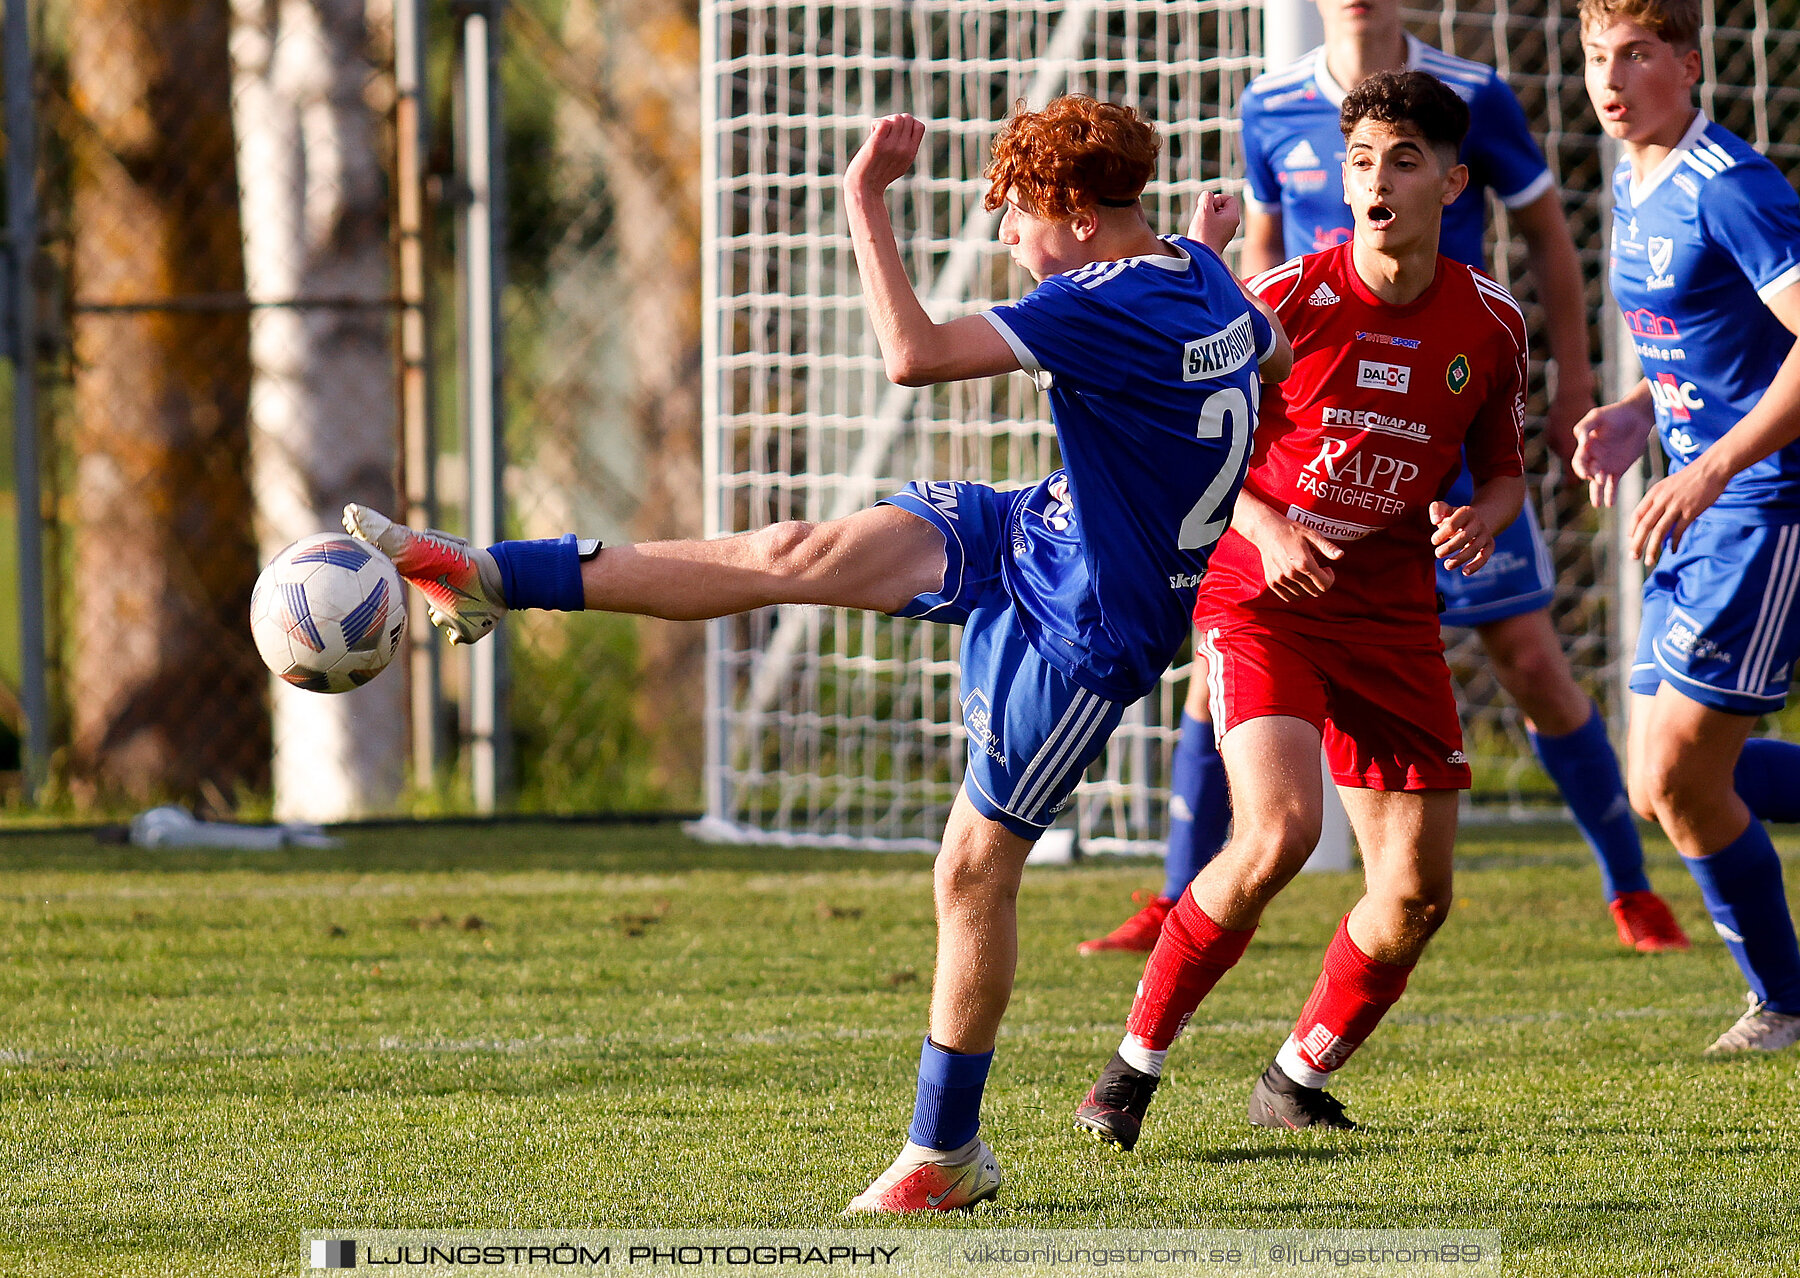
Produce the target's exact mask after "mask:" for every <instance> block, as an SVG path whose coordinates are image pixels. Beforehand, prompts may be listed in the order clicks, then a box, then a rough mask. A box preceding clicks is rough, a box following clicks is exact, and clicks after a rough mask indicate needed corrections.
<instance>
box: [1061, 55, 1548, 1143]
mask: <svg viewBox="0 0 1800 1278" xmlns="http://www.w3.org/2000/svg"><path fill="white" fill-rule="evenodd" d="M1468 119H1469V116H1468V109H1467V108H1466V107H1465V106H1464V105H1463V102H1462V100H1461V99H1460V98H1458V97H1457V96H1456V94H1455V93H1453V92H1452V91H1451V90H1450V89H1449V88H1447V87H1446V86H1445V85H1444V84H1443V83H1442V82H1440V81H1438V80H1437V79H1435V78H1434V77H1432V76H1430V75H1426V74H1424V73H1421V72H1416V71H1403V72H1383V73H1380V74H1377V75H1374V76H1371V77H1370V78H1368V79H1367V80H1365V81H1363V83H1362V84H1360V85H1359V86H1358V87H1357V88H1356V89H1355V90H1354V91H1353V92H1352V93H1351V94H1350V95H1349V96H1348V97H1347V98H1346V99H1345V101H1344V105H1343V109H1342V115H1341V124H1342V127H1343V130H1344V136H1345V151H1346V155H1345V161H1344V169H1345V173H1344V178H1345V188H1346V191H1347V193H1348V199H1349V203H1350V205H1351V209H1352V212H1353V213H1354V215H1355V219H1356V229H1355V232H1354V237H1353V239H1352V240H1351V242H1350V243H1349V244H1345V245H1341V246H1339V247H1337V248H1334V249H1329V250H1327V251H1325V252H1323V253H1317V254H1313V255H1311V256H1309V257H1303V258H1299V259H1296V260H1294V261H1292V262H1288V263H1286V264H1285V265H1283V266H1279V267H1276V268H1275V269H1274V270H1271V271H1268V272H1266V273H1264V274H1263V275H1261V276H1258V277H1257V278H1256V279H1254V280H1252V281H1251V284H1250V288H1251V290H1252V291H1253V292H1254V293H1256V294H1258V295H1259V296H1260V297H1261V298H1262V299H1263V300H1264V301H1265V302H1267V303H1269V304H1270V305H1271V306H1272V307H1273V308H1274V309H1275V311H1276V313H1277V315H1278V316H1279V317H1280V319H1281V322H1282V324H1283V326H1284V327H1285V329H1286V331H1287V332H1288V333H1289V335H1290V340H1291V341H1292V343H1293V347H1294V355H1295V363H1294V371H1293V372H1292V373H1291V374H1290V375H1289V377H1288V378H1287V380H1286V381H1285V382H1283V383H1282V385H1281V386H1280V387H1271V388H1268V389H1267V390H1265V392H1264V394H1263V397H1262V415H1261V422H1260V424H1259V426H1258V428H1257V432H1256V444H1255V450H1254V452H1253V454H1252V458H1251V463H1250V470H1249V475H1248V477H1247V478H1246V480H1245V483H1244V489H1243V493H1242V495H1241V496H1240V497H1239V498H1238V502H1237V506H1236V508H1235V511H1234V514H1233V518H1232V526H1231V531H1230V532H1228V533H1227V534H1226V535H1225V537H1224V538H1223V539H1222V540H1221V541H1220V543H1219V546H1218V549H1217V550H1216V551H1215V552H1214V555H1213V559H1212V563H1211V564H1210V565H1209V567H1208V571H1207V575H1206V579H1205V580H1204V582H1202V584H1201V587H1200V594H1199V598H1198V601H1197V604H1196V607H1195V613H1194V616H1195V622H1196V628H1197V631H1198V633H1199V636H1200V638H1199V644H1200V647H1201V650H1202V651H1203V652H1204V653H1205V655H1206V658H1207V662H1208V666H1209V681H1210V685H1211V687H1210V691H1211V699H1212V703H1213V717H1214V721H1215V722H1216V723H1217V724H1218V725H1219V727H1220V728H1221V729H1222V730H1223V733H1224V736H1223V738H1222V741H1221V744H1220V751H1221V754H1222V756H1223V758H1224V761H1225V767H1226V771H1227V774H1228V776H1229V779H1230V786H1231V800H1232V812H1233V816H1234V819H1235V823H1236V825H1235V829H1234V831H1233V834H1232V838H1231V841H1230V843H1228V844H1227V845H1226V847H1225V849H1224V850H1223V851H1222V852H1221V853H1220V854H1219V855H1218V856H1217V857H1216V858H1214V859H1213V861H1212V862H1211V863H1210V864H1208V865H1207V866H1206V867H1205V868H1204V869H1202V870H1201V872H1200V874H1199V875H1198V876H1197V877H1196V878H1195V879H1194V881H1193V882H1192V883H1191V884H1190V885H1189V886H1188V889H1187V891H1186V892H1184V893H1182V895H1181V896H1180V898H1179V899H1178V900H1177V902H1176V904H1175V906H1174V908H1173V909H1171V911H1170V912H1169V917H1168V920H1167V922H1166V923H1165V924H1164V927H1163V931H1162V935H1161V938H1160V939H1159V940H1158V942H1157V945H1156V948H1155V950H1154V951H1152V953H1151V955H1150V960H1149V963H1148V964H1147V966H1146V967H1145V970H1144V978H1143V981H1142V982H1141V983H1140V985H1139V987H1138V993H1137V998H1136V1000H1135V1001H1134V1002H1133V1004H1132V1008H1131V1015H1130V1018H1129V1020H1128V1021H1127V1025H1126V1030H1127V1032H1126V1034H1125V1039H1124V1041H1123V1043H1121V1044H1120V1047H1119V1050H1118V1052H1116V1053H1115V1054H1114V1055H1113V1058H1112V1059H1111V1060H1110V1061H1109V1062H1108V1063H1107V1065H1106V1067H1105V1069H1104V1070H1103V1071H1102V1072H1101V1074H1100V1078H1099V1081H1098V1082H1096V1083H1095V1084H1094V1087H1093V1089H1092V1090H1091V1091H1090V1092H1089V1093H1088V1096H1087V1099H1086V1101H1084V1102H1083V1104H1082V1105H1081V1107H1080V1108H1079V1109H1078V1110H1077V1111H1076V1119H1075V1121H1076V1125H1077V1126H1078V1127H1081V1128H1083V1129H1085V1130H1087V1131H1089V1132H1092V1133H1093V1134H1095V1135H1096V1136H1098V1137H1100V1138H1101V1139H1103V1140H1106V1141H1110V1142H1112V1143H1114V1144H1117V1145H1119V1146H1121V1147H1123V1148H1125V1149H1130V1148H1131V1147H1132V1146H1133V1145H1134V1144H1135V1143H1136V1141H1137V1138H1138V1132H1139V1129H1140V1127H1141V1125H1142V1122H1143V1117H1144V1113H1145V1110H1146V1108H1147V1107H1148V1105H1149V1102H1150V1097H1151V1095H1152V1093H1153V1092H1154V1091H1155V1089H1156V1085H1157V1081H1158V1079H1159V1078H1160V1076H1161V1074H1162V1066H1163V1061H1164V1058H1165V1057H1166V1056H1167V1054H1168V1051H1169V1046H1170V1044H1171V1043H1172V1042H1173V1041H1174V1040H1175V1037H1176V1036H1177V1035H1178V1034H1179V1033H1180V1032H1181V1029H1182V1027H1183V1026H1185V1025H1186V1024H1187V1020H1188V1018H1189V1016H1191V1015H1192V1014H1193V1012H1194V1009H1195V1008H1196V1007H1197V1006H1198V1005H1199V1003H1200V1000H1201V999H1202V998H1204V997H1205V995H1206V993H1207V992H1208V991H1209V990H1210V989H1211V988H1212V986H1213V985H1214V984H1215V983H1216V982H1217V981H1218V980H1219V978H1220V977H1221V976H1223V975H1224V974H1225V972H1226V971H1227V970H1229V969H1230V968H1231V966H1232V965H1233V964H1235V963H1236V962H1237V961H1238V959H1239V958H1240V957H1241V956H1242V955H1243V953H1244V950H1245V947H1246V946H1247V945H1248V944H1249V942H1250V938H1251V935H1252V934H1253V933H1254V932H1255V929H1256V925H1257V922H1258V920H1259V919H1260V918H1261V915H1262V911H1263V909H1264V907H1265V906H1266V905H1267V904H1268V903H1269V901H1270V900H1271V899H1272V898H1273V897H1274V896H1275V894H1276V893H1277V892H1279V891H1280V890H1281V889H1282V887H1284V886H1285V885H1286V884H1287V882H1288V880H1289V879H1291V878H1292V877H1293V876H1294V875H1295V874H1296V873H1297V872H1298V871H1299V869H1300V867H1301V866H1302V865H1303V864H1304V863H1305V861H1306V858H1307V856H1308V855H1309V854H1310V853H1311V852H1312V849H1313V846H1314V844H1315V843H1316V842H1317V841H1318V837H1319V827H1320V821H1321V817H1322V810H1323V798H1324V796H1323V786H1322V783H1321V780H1320V777H1319V766H1318V758H1319V750H1320V747H1321V744H1322V745H1323V747H1324V750H1325V753H1326V758H1327V760H1328V762H1329V765H1330V768H1331V773H1332V778H1333V780H1334V781H1336V783H1337V785H1338V789H1339V792H1340V793H1341V794H1342V796H1343V799H1344V806H1345V808H1346V809H1347V810H1348V812H1349V815H1350V821H1351V825H1352V826H1353V827H1354V829H1355V831H1356V836H1357V840H1358V842H1359V844H1360V845H1361V847H1362V852H1363V860H1364V875H1365V884H1366V890H1365V893H1364V895H1363V897H1362V899H1361V900H1360V901H1358V902H1357V903H1356V905H1355V907H1354V908H1353V909H1352V910H1351V911H1350V913H1349V914H1348V915H1346V916H1345V918H1344V920H1343V922H1342V923H1341V924H1340V925H1339V927H1338V930H1337V935H1336V936H1335V937H1334V938H1333V939H1332V941H1331V944H1330V945H1329V947H1328V948H1327V949H1326V952H1325V960H1324V970H1323V972H1322V973H1321V975H1320V977H1319V980H1318V983H1317V984H1316V985H1315V986H1314V988H1313V992H1312V995H1311V997H1310V998H1309V999H1307V1001H1306V1005H1305V1007H1304V1009H1303V1010H1302V1011H1301V1013H1300V1019H1299V1021H1298V1022H1297V1023H1296V1025H1295V1026H1294V1031H1293V1033H1292V1034H1291V1035H1290V1036H1289V1037H1288V1039H1287V1042H1286V1043H1284V1044H1283V1045H1282V1046H1281V1048H1280V1050H1279V1052H1278V1053H1277V1054H1276V1057H1275V1061H1274V1063H1273V1064H1271V1065H1270V1066H1269V1068H1268V1069H1267V1070H1266V1071H1265V1072H1264V1074H1263V1076H1262V1077H1261V1078H1260V1079H1259V1080H1258V1081H1257V1084H1256V1087H1255V1090H1254V1091H1253V1093H1252V1095H1251V1099H1250V1120H1251V1121H1252V1122H1253V1123H1257V1124H1259V1125H1261V1126H1265V1127H1290V1128H1292V1127H1310V1126H1326V1127H1343V1128H1347V1127H1352V1126H1354V1124H1353V1123H1351V1122H1350V1120H1349V1119H1348V1118H1347V1117H1346V1116H1345V1114H1344V1108H1343V1106H1342V1105H1341V1104H1339V1103H1338V1102H1337V1100H1336V1099H1334V1098H1333V1097H1332V1096H1331V1095H1330V1094H1329V1093H1328V1092H1326V1091H1325V1090H1324V1086H1325V1083H1326V1081H1327V1079H1328V1078H1329V1077H1330V1075H1331V1074H1332V1073H1333V1071H1335V1070H1337V1069H1338V1068H1339V1067H1341V1066H1342V1065H1343V1064H1344V1062H1345V1061H1346V1060H1347V1059H1348V1058H1349V1056H1350V1054H1351V1053H1352V1052H1354V1051H1355V1050H1356V1048H1357V1047H1358V1046H1359V1045H1360V1044H1361V1043H1362V1042H1363V1040H1364V1039H1366V1038H1367V1037H1368V1035H1369V1034H1370V1033H1371V1032H1372V1031H1373V1030H1374V1028H1375V1026H1376V1025H1377V1023H1379V1021H1380V1020H1381V1017H1382V1016H1383V1014H1384V1013H1385V1012H1386V1011H1387V1009H1388V1008H1389V1007H1391V1006H1392V1005H1393V1004H1394V1002H1395V1001H1396V1000H1398V999H1399V997H1400V995H1401V992H1402V991H1403V990H1404V989H1405V988H1406V981H1407V977H1408V975H1409V974H1410V973H1411V971H1412V968H1413V965H1414V964H1415V963H1417V962H1418V959H1419V956H1420V955H1421V954H1422V953H1423V951H1424V949H1425V945H1426V943H1427V941H1429V940H1430V938H1431V935H1432V933H1433V932H1435V931H1436V930H1437V928H1438V926H1439V925H1440V924H1441V923H1442V922H1443V919H1444V915H1445V913H1446V911H1447V910H1448V909H1449V907H1450V899H1451V895H1450V893H1451V873H1450V864H1451V849H1452V845H1453V843H1454V841H1455V835H1456V804H1457V792H1458V791H1459V790H1465V789H1467V788H1468V786H1469V767H1468V764H1467V762H1466V761H1465V760H1464V758H1463V752H1462V729H1461V726H1460V724H1459V723H1458V721H1457V715H1456V702H1455V698H1454V696H1453V695H1452V691H1451V686H1450V672H1449V668H1448V667H1447V666H1446V665H1445V664H1444V655H1443V654H1444V648H1443V641H1442V639H1441V638H1440V637H1439V627H1438V619H1437V588H1436V584H1435V577H1434V568H1433V559H1434V557H1435V558H1436V559H1437V560H1440V561H1442V562H1443V563H1444V564H1445V565H1446V566H1447V567H1449V568H1451V569H1453V570H1461V571H1462V572H1464V573H1471V574H1472V573H1474V572H1475V571H1476V570H1478V569H1479V568H1480V567H1481V566H1482V564H1484V563H1485V562H1486V561H1487V558H1488V555H1489V553H1490V551H1491V549H1492V546H1493V538H1494V534H1495V532H1497V531H1498V530H1499V529H1501V528H1503V527H1505V525H1506V524H1508V523H1509V522H1511V521H1512V519H1513V518H1514V517H1515V516H1516V515H1517V514H1518V513H1519V508H1520V505H1521V503H1522V501H1523V500H1524V496H1525V483H1524V480H1523V478H1522V475H1521V472H1522V467H1521V464H1520V458H1519V430H1520V425H1521V423H1522V421H1523V417H1524V406H1523V391H1524V385H1525V353H1526V338H1525V323H1524V319H1523V317H1522V316H1521V315H1520V314H1519V308H1518V306H1517V305H1516V304H1515V303H1514V302H1513V300H1512V299H1511V298H1510V297H1509V296H1507V294H1506V291H1505V290H1504V289H1502V288H1501V287H1500V286H1499V285H1498V284H1496V283H1494V282H1493V281H1492V280H1491V279H1489V278H1488V277H1487V276H1485V275H1482V274H1481V273H1480V272H1478V271H1475V270H1473V269H1472V268H1470V267H1467V266H1464V265H1461V264H1460V263H1457V262H1454V261H1452V260H1451V259H1449V258H1446V257H1440V256H1439V255H1438V252H1437V247H1438V234H1439V227H1440V224H1441V217H1440V214H1441V212H1442V209H1443V207H1444V206H1445V205H1447V204H1449V203H1450V202H1451V201H1452V200H1454V199H1455V198H1456V196H1457V194H1458V193H1460V192H1461V190H1462V189H1463V186H1464V185H1465V184H1466V182H1467V181H1468V170H1467V169H1466V168H1464V167H1463V166H1462V165H1460V164H1458V163H1457V162H1456V156H1457V148H1458V146H1459V145H1460V144H1461V142H1462V139H1463V134H1464V132H1465V131H1466V130H1467V128H1468ZM1215 209H1216V204H1215V205H1213V206H1210V207H1209V206H1206V205H1203V208H1202V212H1201V214H1200V215H1199V218H1198V219H1197V220H1200V221H1204V220H1206V219H1208V218H1209V217H1212V216H1216V215H1217V214H1216V212H1215V211H1214V210H1215ZM1228 215H1229V214H1227V216H1228ZM1462 456H1466V457H1467V459H1468V464H1469V468H1470V470H1471V472H1472V474H1473V475H1474V478H1475V492H1474V497H1473V499H1472V500H1471V502H1470V503H1469V504H1468V505H1467V506H1459V507H1451V506H1450V505H1448V504H1447V503H1446V502H1444V501H1443V500H1442V498H1443V496H1444V494H1445V493H1446V492H1447V491H1448V489H1449V487H1450V484H1451V481H1452V480H1453V479H1455V477H1456V475H1457V471H1458V466H1459V463H1460V460H1461V457H1462Z"/></svg>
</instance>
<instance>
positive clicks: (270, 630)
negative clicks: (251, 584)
mask: <svg viewBox="0 0 1800 1278" xmlns="http://www.w3.org/2000/svg"><path fill="white" fill-rule="evenodd" d="M405 632H406V596H405V594H404V593H403V591H402V588H401V585H400V574H399V573H398V572H395V571H394V565H393V563H392V561H390V560H389V559H388V557H387V556H386V555H384V554H382V553H381V552H380V551H379V550H376V549H375V548H374V547H373V546H369V545H366V544H364V543H363V542H360V541H357V540H355V539H354V538H351V537H346V536H345V535H344V534H343V533H318V534H316V535H314V536H311V537H302V538H301V539H300V540H299V541H297V542H295V543H294V544H293V545H291V546H289V547H288V548H287V549H286V550H284V551H282V552H281V553H280V554H279V555H276V556H275V558H274V559H273V560H271V561H270V563H269V566H268V567H267V568H265V569H263V573H262V576H260V577H258V578H257V579H256V591H255V593H254V594H252V595H251V596H250V633H251V634H252V635H253V636H255V638H256V651H257V652H258V653H260V654H261V655H262V659H263V662H264V663H265V664H266V665H267V666H268V667H269V669H271V670H273V671H274V672H275V673H276V674H278V675H280V676H281V677H282V678H283V679H286V680H287V681H288V682H289V683H291V684H293V685H294V686H295V687H296V688H305V689H306V690H307V691H308V692H348V691H350V689H352V688H360V687H362V686H363V684H365V683H367V682H368V681H369V680H371V679H373V678H374V677H375V676H376V675H378V674H380V673H381V672H382V671H383V670H385V669H387V664H388V662H390V661H392V660H393V659H394V653H396V652H397V651H399V648H400V636H401V635H402V634H404V633H405Z"/></svg>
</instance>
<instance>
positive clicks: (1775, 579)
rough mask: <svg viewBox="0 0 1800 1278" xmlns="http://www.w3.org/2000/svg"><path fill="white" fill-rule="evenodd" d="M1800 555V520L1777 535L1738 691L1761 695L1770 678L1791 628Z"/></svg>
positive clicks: (1746, 649) (1739, 675)
mask: <svg viewBox="0 0 1800 1278" xmlns="http://www.w3.org/2000/svg"><path fill="white" fill-rule="evenodd" d="M1797 558H1800V524H1788V525H1787V526H1786V527H1784V528H1783V529H1782V530H1781V531H1780V533H1778V534H1777V535H1776V538H1775V555H1774V557H1773V559H1772V560H1771V561H1770V564H1769V581H1768V584H1767V585H1766V586H1764V587H1763V597H1762V606H1761V608H1760V609H1759V610H1758V612H1757V614H1756V626H1755V628H1754V629H1753V630H1752V631H1751V632H1750V643H1749V644H1748V646H1747V647H1746V648H1745V651H1744V665H1743V668H1742V669H1741V670H1739V671H1738V684H1737V686H1738V691H1739V692H1748V693H1752V694H1757V695H1760V694H1761V692H1762V690H1763V688H1764V687H1765V685H1767V684H1768V682H1769V673H1770V672H1769V667H1770V666H1771V665H1772V664H1774V661H1775V652H1776V649H1777V647H1778V645H1779V643H1780V640H1781V636H1782V632H1784V631H1785V630H1786V629H1787V624H1788V618H1789V614H1790V612H1791V611H1792V609H1793V604H1794V592H1795V587H1796V584H1797V583H1796V572H1795V569H1796V566H1797V564H1796V560H1797Z"/></svg>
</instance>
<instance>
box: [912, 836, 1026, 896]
mask: <svg viewBox="0 0 1800 1278" xmlns="http://www.w3.org/2000/svg"><path fill="white" fill-rule="evenodd" d="M931 883H932V892H933V894H934V895H935V897H936V899H937V902H938V905H939V906H940V907H944V906H950V907H955V906H958V905H962V904H968V903H972V902H976V901H992V900H1014V899H1017V897H1018V895H1019V870H1018V867H1017V866H1015V865H1013V864H1012V863H1011V861H1010V859H1006V858H1001V857H998V856H996V855H994V854H993V852H992V851H991V849H987V848H983V847H972V846H950V847H946V848H945V849H944V850H943V851H941V852H939V853H938V855H937V860H936V862H934V863H933V865H932V870H931Z"/></svg>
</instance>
